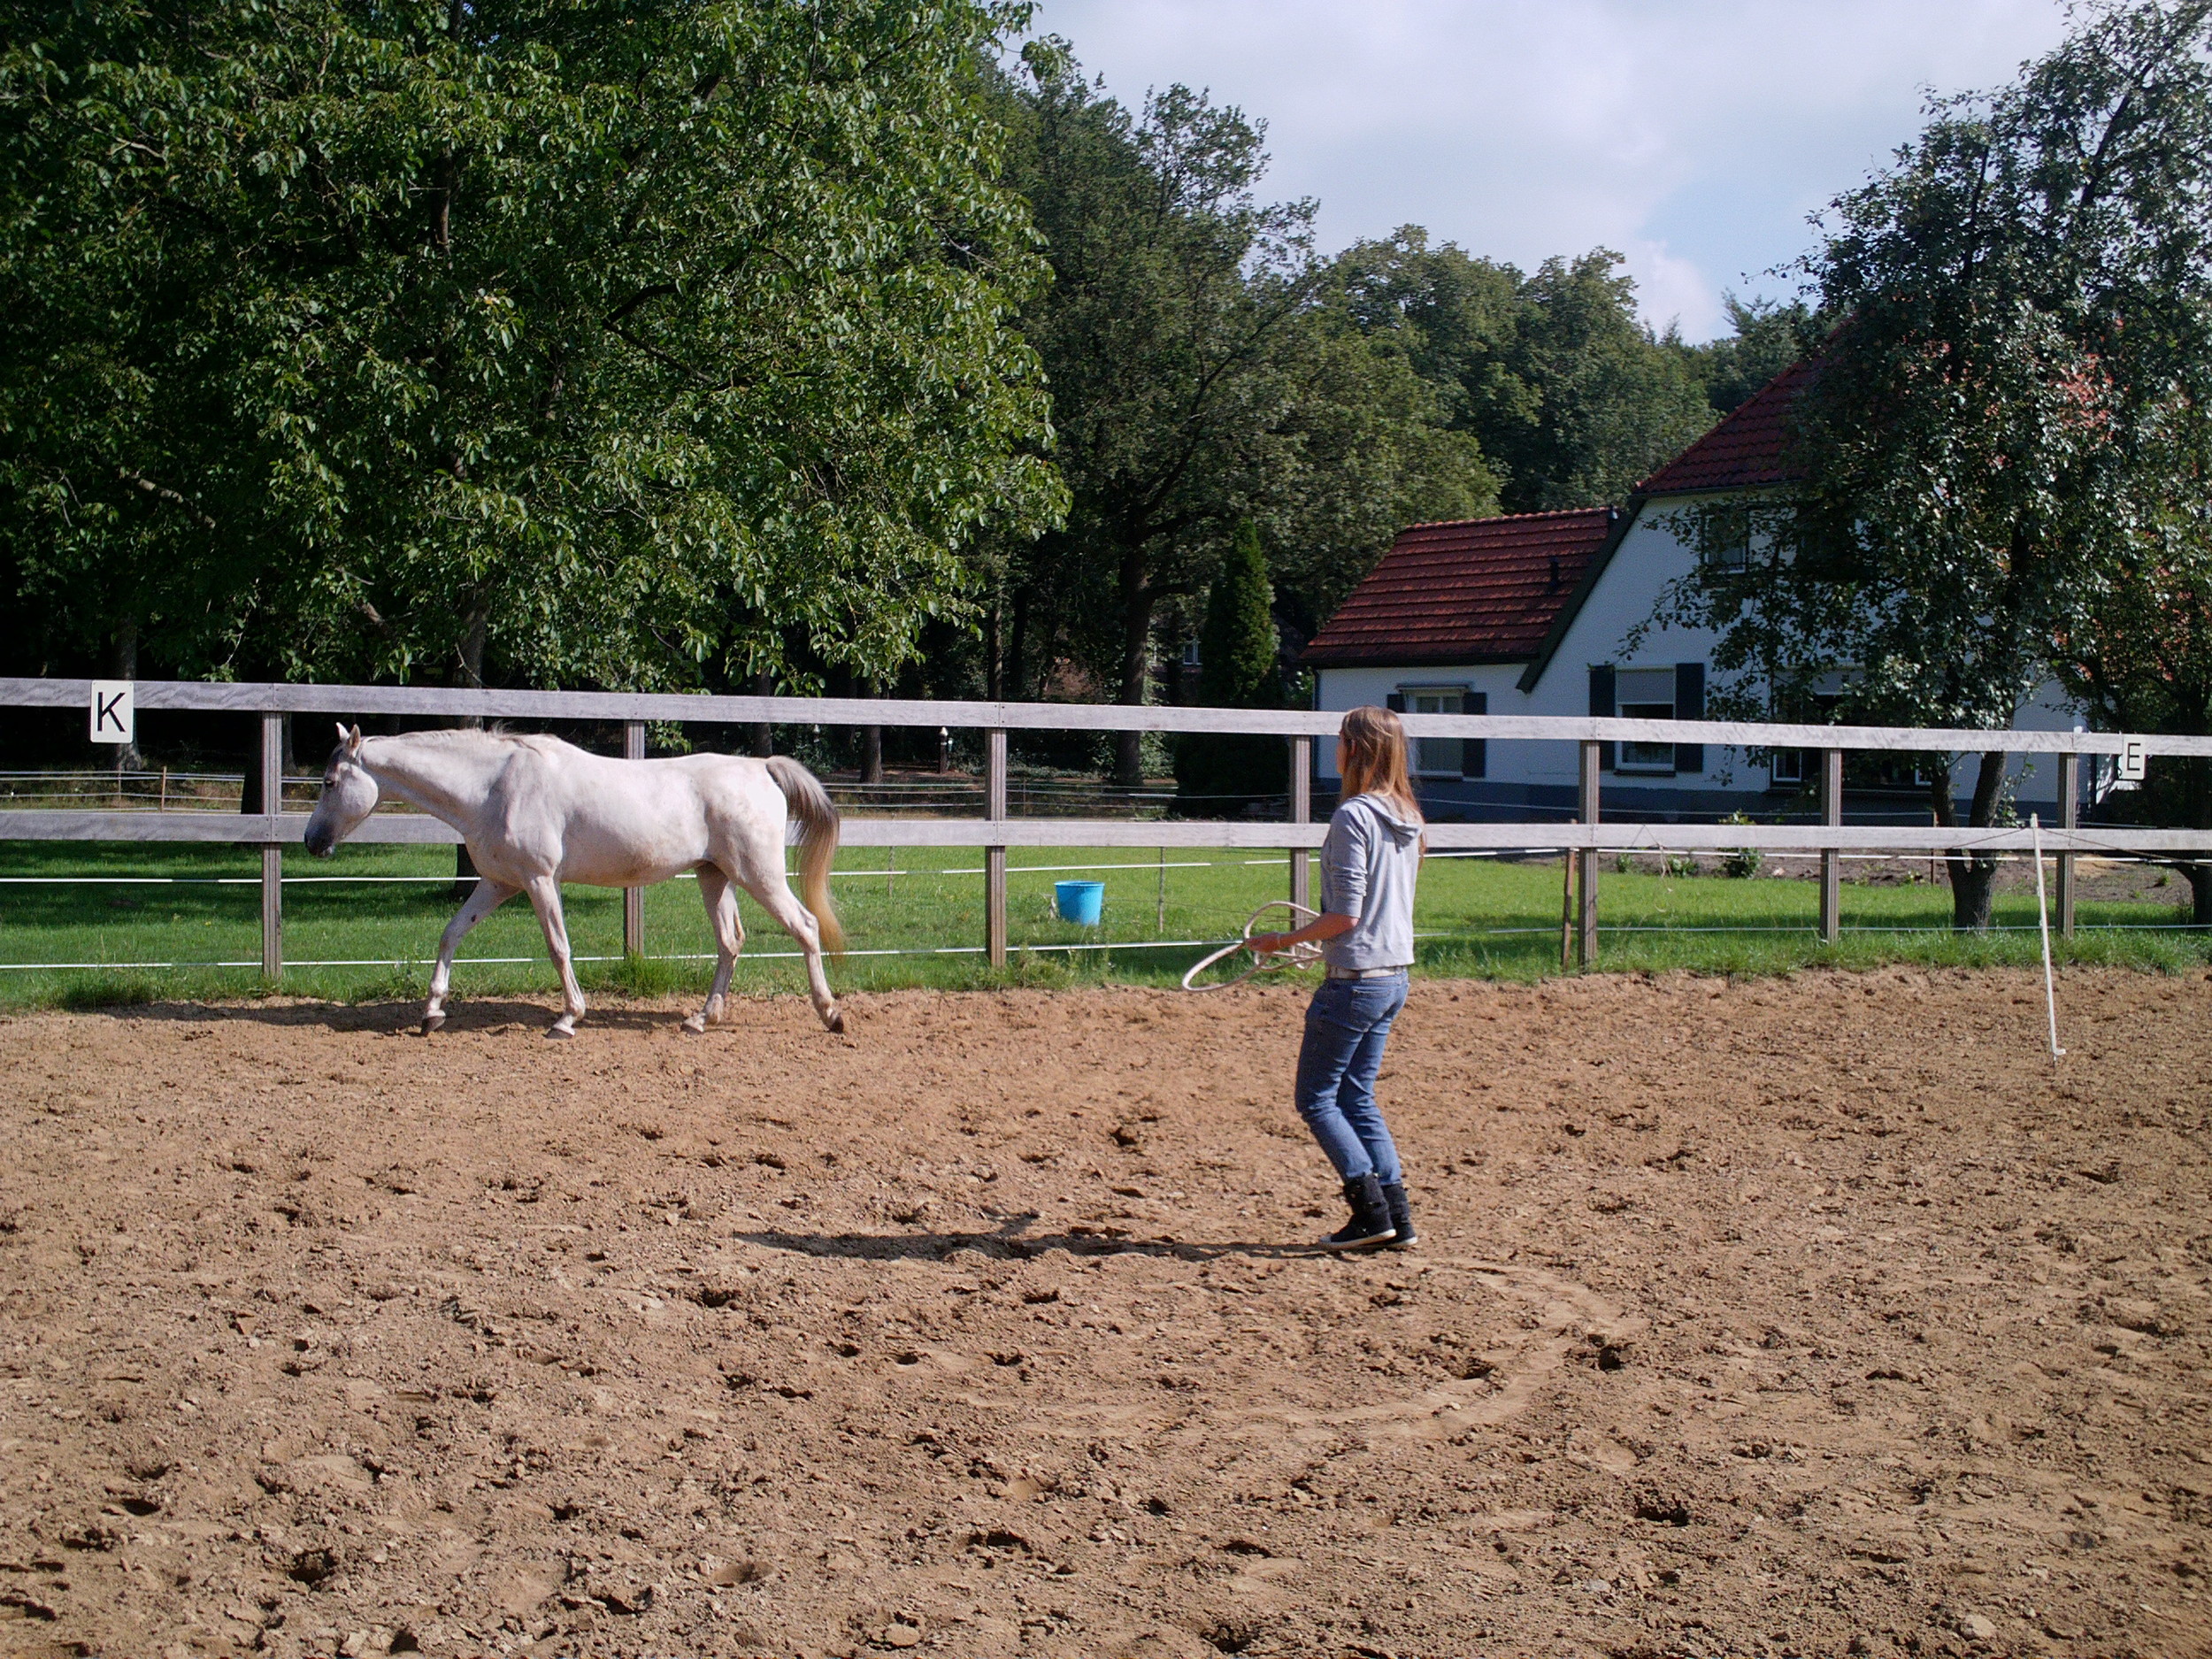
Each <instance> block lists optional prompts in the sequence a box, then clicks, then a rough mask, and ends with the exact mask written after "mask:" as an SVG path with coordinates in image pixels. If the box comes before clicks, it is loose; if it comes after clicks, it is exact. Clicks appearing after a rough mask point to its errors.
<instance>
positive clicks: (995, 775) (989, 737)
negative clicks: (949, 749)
mask: <svg viewBox="0 0 2212 1659" xmlns="http://www.w3.org/2000/svg"><path fill="white" fill-rule="evenodd" d="M983 816H984V817H985V818H988V819H990V820H991V821H992V822H993V823H999V822H1001V821H1002V820H1003V819H1004V818H1005V817H1006V731H1005V728H1004V727H1003V726H995V727H993V728H992V729H991V730H990V731H987V732H986V733H984V734H983ZM983 949H984V955H985V956H987V958H988V960H989V962H990V964H991V965H992V966H993V967H994V968H1002V967H1004V966H1005V965H1006V849H1005V848H1004V847H986V848H985V849H983Z"/></svg>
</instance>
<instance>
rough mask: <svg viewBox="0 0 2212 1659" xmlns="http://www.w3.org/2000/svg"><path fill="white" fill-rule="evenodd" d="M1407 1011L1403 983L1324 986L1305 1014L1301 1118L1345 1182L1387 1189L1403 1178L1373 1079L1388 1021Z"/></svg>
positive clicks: (1400, 978)
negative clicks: (1370, 1180)
mask: <svg viewBox="0 0 2212 1659" xmlns="http://www.w3.org/2000/svg"><path fill="white" fill-rule="evenodd" d="M1405 1005H1406V976H1405V975H1404V974H1402V973H1394V974H1392V975H1390V976H1389V977H1388V978H1386V979H1324V980H1323V981H1322V982H1321V988H1320V989H1319V990H1317V991H1316V992H1315V993H1314V994H1313V1001H1312V1002H1311V1003H1310V1004H1309V1005H1308V1007H1307V1009H1306V1041H1305V1043H1304V1045H1303V1046H1302V1048H1300V1049H1299V1050H1298V1115H1299V1116H1300V1117H1301V1118H1304V1119H1305V1120H1306V1127H1307V1128H1309V1129H1310V1130H1312V1131H1313V1138H1314V1139H1315V1140H1316V1141H1319V1142H1320V1143H1321V1149H1322V1151H1324V1152H1325V1153H1327V1154H1328V1155H1329V1162H1330V1163H1332V1164H1335V1165H1336V1172H1337V1174H1338V1175H1339V1176H1340V1177H1342V1178H1343V1179H1345V1180H1348V1181H1352V1180H1357V1179H1359V1178H1360V1177H1361V1176H1363V1175H1367V1174H1373V1175H1375V1176H1378V1177H1379V1178H1380V1179H1381V1181H1382V1183H1383V1185H1384V1186H1386V1187H1391V1186H1395V1185H1396V1184H1397V1183H1398V1181H1399V1179H1400V1171H1399V1169H1398V1148H1396V1147H1394V1146H1393V1145H1392V1144H1391V1141H1390V1131H1389V1130H1388V1129H1387V1128H1386V1127H1385V1126H1384V1124H1383V1120H1382V1111H1381V1110H1380V1109H1379V1107H1377V1106H1376V1104H1375V1076H1376V1073H1378V1072H1379V1071H1381V1070H1382V1057H1383V1044H1384V1043H1386V1042H1387V1041H1389V1039H1390V1025H1391V1022H1392V1021H1393V1020H1394V1019H1396V1018H1398V1010H1400V1009H1402V1008H1403V1007H1404V1006H1405Z"/></svg>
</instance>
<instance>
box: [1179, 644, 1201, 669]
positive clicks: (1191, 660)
mask: <svg viewBox="0 0 2212 1659" xmlns="http://www.w3.org/2000/svg"><path fill="white" fill-rule="evenodd" d="M1183 666H1184V667H1186V668H1198V667H1202V666H1203V664H1201V663H1200V662H1199V660H1198V641H1196V640H1185V641H1183Z"/></svg>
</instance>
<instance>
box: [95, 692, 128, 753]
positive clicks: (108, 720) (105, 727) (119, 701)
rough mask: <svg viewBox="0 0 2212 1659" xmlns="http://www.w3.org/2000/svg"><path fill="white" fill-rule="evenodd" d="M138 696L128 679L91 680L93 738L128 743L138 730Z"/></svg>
mask: <svg viewBox="0 0 2212 1659" xmlns="http://www.w3.org/2000/svg"><path fill="white" fill-rule="evenodd" d="M137 720H138V699H137V696H136V695H135V694H134V692H133V691H132V690H131V682H130V681H129V680H94V681H93V682H92V741H94V742H96V743H127V742H129V741H132V739H133V738H134V736H135V735H136V733H137Z"/></svg>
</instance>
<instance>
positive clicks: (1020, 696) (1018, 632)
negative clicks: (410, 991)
mask: <svg viewBox="0 0 2212 1659" xmlns="http://www.w3.org/2000/svg"><path fill="white" fill-rule="evenodd" d="M1008 633H1009V634H1010V635H1011V636H1012V637H1010V639H1009V640H1008V641H1006V672H1005V673H1004V675H1003V676H1002V681H1003V683H1002V686H1001V687H1000V691H1001V695H1003V696H1005V697H1007V698H1009V699H1010V700H1011V701H1013V702H1015V703H1021V702H1024V701H1025V700H1026V699H1027V698H1028V696H1029V678H1028V665H1027V664H1025V663H1024V662H1023V661H1022V648H1023V645H1024V643H1025V641H1026V640H1027V637H1028V634H1029V588H1028V587H1027V586H1026V585H1024V586H1021V587H1018V588H1015V589H1014V620H1013V626H1011V627H1010V628H1009V629H1008Z"/></svg>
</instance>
